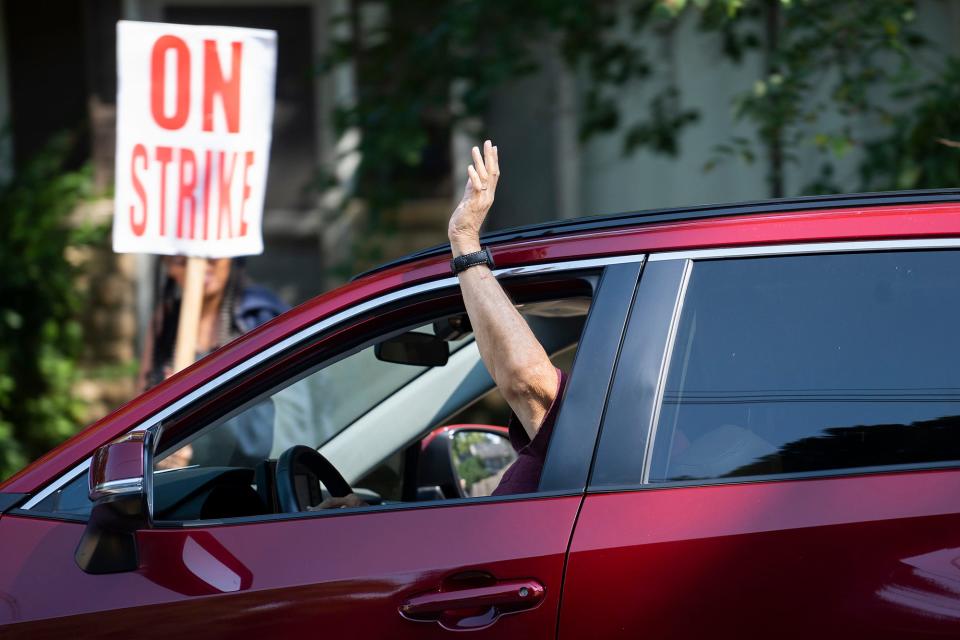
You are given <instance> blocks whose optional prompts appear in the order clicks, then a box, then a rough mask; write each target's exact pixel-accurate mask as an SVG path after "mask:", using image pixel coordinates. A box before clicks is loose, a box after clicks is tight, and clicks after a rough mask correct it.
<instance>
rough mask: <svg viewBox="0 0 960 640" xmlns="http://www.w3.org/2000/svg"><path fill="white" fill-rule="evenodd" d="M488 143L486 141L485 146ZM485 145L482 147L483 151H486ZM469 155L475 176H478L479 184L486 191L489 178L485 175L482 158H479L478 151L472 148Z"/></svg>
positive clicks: (485, 170)
mask: <svg viewBox="0 0 960 640" xmlns="http://www.w3.org/2000/svg"><path fill="white" fill-rule="evenodd" d="M489 143H490V141H489V140H488V141H487V143H486V144H489ZM486 144H485V145H484V151H486ZM471 153H472V154H473V166H474V168H475V170H476V172H477V175H479V176H480V182H481V184H482V185H483V188H484V189H486V188H487V181H489V180H490V176H488V175H487V168H486V166H484V162H483V158H482V157H481V156H480V149H478V148H477V147H474V148H473V149H471Z"/></svg>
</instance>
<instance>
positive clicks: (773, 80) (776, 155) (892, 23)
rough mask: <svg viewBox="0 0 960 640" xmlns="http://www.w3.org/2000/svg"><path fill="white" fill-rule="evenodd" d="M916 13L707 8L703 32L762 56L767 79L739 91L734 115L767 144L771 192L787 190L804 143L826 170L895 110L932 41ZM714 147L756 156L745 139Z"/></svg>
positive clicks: (737, 53)
mask: <svg viewBox="0 0 960 640" xmlns="http://www.w3.org/2000/svg"><path fill="white" fill-rule="evenodd" d="M914 19H915V8H914V2H912V1H907V0H869V1H865V2H835V1H833V0H804V1H798V2H789V3H784V2H780V0H766V1H765V2H752V3H748V4H746V5H745V6H744V8H743V9H742V10H741V11H739V12H737V13H736V14H735V15H734V16H733V17H729V14H728V13H727V12H721V13H720V15H718V12H717V11H716V10H714V11H712V12H711V11H709V10H708V11H706V12H705V13H704V16H703V21H702V26H703V28H705V29H708V30H710V29H713V30H719V32H720V33H721V34H722V37H723V39H724V51H725V53H726V55H727V56H728V57H729V58H730V59H732V60H734V61H739V60H741V59H742V58H743V56H744V55H745V54H747V53H748V52H750V51H756V52H758V53H760V54H761V56H762V58H763V59H764V60H765V68H764V75H763V77H760V78H758V79H757V80H756V82H755V83H754V85H753V87H751V88H749V89H748V90H746V91H744V92H742V93H741V94H740V95H739V96H738V97H737V99H736V104H735V114H736V115H735V117H736V118H737V119H740V120H745V121H747V122H749V123H750V124H751V125H752V126H753V129H754V130H755V132H756V135H757V137H758V138H759V140H760V141H761V143H762V145H763V146H764V147H765V152H766V157H767V161H768V165H767V166H768V175H769V182H770V192H771V195H772V196H775V197H779V196H782V195H784V192H785V186H784V177H783V173H784V165H785V164H786V163H789V162H797V156H798V154H799V152H800V151H801V150H803V149H804V147H808V146H813V147H814V148H815V149H816V150H817V151H819V152H820V155H821V158H822V161H823V163H824V165H825V166H826V167H829V166H831V163H832V160H834V159H839V158H843V157H844V156H846V155H847V154H849V153H850V152H851V151H852V150H853V149H855V148H856V147H857V146H858V145H860V144H862V142H863V141H862V140H858V139H857V136H856V134H855V130H856V125H857V124H860V123H863V122H865V121H871V120H873V119H875V118H876V119H880V118H883V117H887V116H888V115H889V114H887V113H886V111H885V107H884V106H883V105H888V104H890V101H889V99H888V98H889V97H891V96H892V95H894V94H895V93H896V92H900V91H903V90H904V89H905V88H906V87H908V86H910V85H911V83H912V82H913V81H915V78H916V76H915V74H914V73H913V63H914V59H915V56H916V54H917V52H918V51H919V50H920V49H922V48H923V47H924V46H926V42H925V40H924V39H923V38H922V37H921V36H920V34H919V33H917V32H916V31H915V30H914V28H913V22H914ZM717 152H718V154H719V155H720V156H723V155H727V156H730V155H735V156H740V157H741V158H743V159H744V160H746V161H748V162H752V161H753V159H754V158H756V157H758V156H759V154H758V153H757V151H756V150H755V149H754V148H753V145H752V144H751V142H750V141H749V140H748V139H735V140H733V141H731V144H729V145H720V146H719V147H718V148H717ZM828 171H829V170H828ZM806 190H809V188H808V189H806Z"/></svg>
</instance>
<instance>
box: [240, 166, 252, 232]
mask: <svg viewBox="0 0 960 640" xmlns="http://www.w3.org/2000/svg"><path fill="white" fill-rule="evenodd" d="M243 156H244V163H243V198H242V199H241V200H240V235H241V236H245V235H247V216H246V209H247V200H249V199H250V181H249V180H248V179H247V178H248V174H249V173H250V167H251V165H253V151H247V152H246V153H245V154H243Z"/></svg>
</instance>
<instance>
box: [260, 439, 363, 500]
mask: <svg viewBox="0 0 960 640" xmlns="http://www.w3.org/2000/svg"><path fill="white" fill-rule="evenodd" d="M298 477H306V478H307V486H306V487H304V486H303V485H301V486H300V490H299V491H298V487H297V478H298ZM318 480H319V481H320V482H322V483H323V486H325V487H326V488H327V491H329V492H330V495H332V496H335V497H338V498H342V497H343V496H345V495H347V494H348V493H350V492H351V489H350V485H349V484H348V483H347V481H346V480H344V479H343V476H342V475H340V472H339V471H337V469H336V467H334V466H333V465H332V464H330V461H329V460H327V459H326V458H324V457H323V456H322V455H320V453H319V452H318V451H317V450H316V449H314V448H312V447H307V446H305V445H302V444H298V445H295V446H293V447H290V448H289V449H287V450H286V451H284V452H283V453H282V454H280V457H279V458H278V459H277V475H276V486H277V500H278V501H279V502H280V509H281V510H282V511H283V512H284V513H296V512H298V511H306V510H307V507H309V506H312V505H311V504H309V502H310V501H311V499H313V498H317V500H316V502H318V503H319V502H320V500H319V497H320V487H319V485H318V484H317V483H316V482H317V481H318ZM303 494H306V495H303Z"/></svg>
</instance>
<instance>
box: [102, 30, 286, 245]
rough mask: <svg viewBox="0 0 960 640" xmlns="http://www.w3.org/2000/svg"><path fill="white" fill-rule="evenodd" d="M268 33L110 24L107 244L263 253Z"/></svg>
mask: <svg viewBox="0 0 960 640" xmlns="http://www.w3.org/2000/svg"><path fill="white" fill-rule="evenodd" d="M276 42H277V38H276V32H274V31H265V30H260V29H239V28H234V27H198V26H188V25H178V24H162V23H156V22H129V21H120V22H118V23H117V74H118V88H117V165H116V190H115V212H114V219H113V248H114V251H118V252H135V253H158V254H168V255H169V254H183V255H189V256H198V257H213V258H220V257H229V256H239V255H250V254H257V253H262V252H263V238H262V235H261V231H260V227H261V220H262V218H263V197H264V192H265V190H266V186H267V161H268V160H269V154H270V128H271V124H272V122H273V91H274V78H275V75H276V60H277V46H276Z"/></svg>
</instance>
